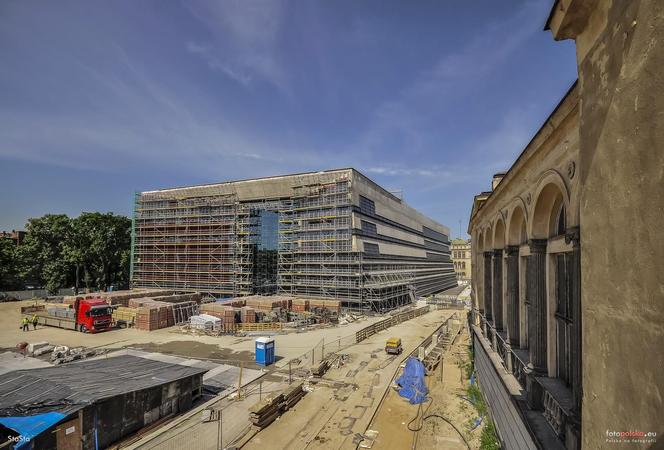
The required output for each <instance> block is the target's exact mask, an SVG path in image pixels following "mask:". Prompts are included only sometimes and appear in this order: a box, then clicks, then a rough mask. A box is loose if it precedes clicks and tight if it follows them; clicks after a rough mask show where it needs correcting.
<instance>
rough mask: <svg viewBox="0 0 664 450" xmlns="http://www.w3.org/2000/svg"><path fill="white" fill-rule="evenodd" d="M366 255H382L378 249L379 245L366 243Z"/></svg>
mask: <svg viewBox="0 0 664 450" xmlns="http://www.w3.org/2000/svg"><path fill="white" fill-rule="evenodd" d="M364 254H365V255H379V254H380V249H379V248H378V244H372V243H370V242H365V243H364Z"/></svg>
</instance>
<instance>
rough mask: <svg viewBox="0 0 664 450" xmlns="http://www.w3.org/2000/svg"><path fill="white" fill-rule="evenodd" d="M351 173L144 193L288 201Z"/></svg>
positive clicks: (342, 171) (319, 174)
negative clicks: (296, 190)
mask: <svg viewBox="0 0 664 450" xmlns="http://www.w3.org/2000/svg"><path fill="white" fill-rule="evenodd" d="M352 172H353V169H335V170H328V171H321V172H311V173H303V174H293V175H283V176H276V177H265V178H256V179H252V180H239V181H228V182H224V183H214V184H205V185H199V186H185V187H180V188H172V189H160V190H158V191H146V192H144V194H148V193H150V194H151V193H160V192H162V193H165V194H167V195H172V194H173V192H176V193H177V192H182V193H183V194H187V195H191V196H198V195H212V194H215V195H219V194H235V195H237V198H238V200H240V201H248V200H262V199H276V198H285V197H291V196H292V195H293V186H302V185H305V184H313V183H330V182H332V181H334V180H337V179H340V178H346V179H349V178H350V177H351V174H352Z"/></svg>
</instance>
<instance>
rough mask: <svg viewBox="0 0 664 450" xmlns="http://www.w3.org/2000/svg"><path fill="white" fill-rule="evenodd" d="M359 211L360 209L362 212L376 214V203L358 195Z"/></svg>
mask: <svg viewBox="0 0 664 450" xmlns="http://www.w3.org/2000/svg"><path fill="white" fill-rule="evenodd" d="M360 211H362V212H363V213H364V214H368V215H371V216H373V215H374V214H376V204H375V203H374V201H373V200H371V199H368V198H366V197H365V196H363V195H360Z"/></svg>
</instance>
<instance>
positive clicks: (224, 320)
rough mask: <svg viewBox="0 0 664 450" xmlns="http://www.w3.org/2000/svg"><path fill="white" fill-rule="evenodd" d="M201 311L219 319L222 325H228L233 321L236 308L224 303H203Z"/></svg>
mask: <svg viewBox="0 0 664 450" xmlns="http://www.w3.org/2000/svg"><path fill="white" fill-rule="evenodd" d="M201 312H202V313H205V314H208V315H210V316H214V317H217V318H219V319H221V324H222V325H230V324H234V323H235V318H236V317H235V316H236V312H237V309H236V308H233V307H232V306H228V305H225V304H223V305H222V304H219V303H204V304H202V305H201Z"/></svg>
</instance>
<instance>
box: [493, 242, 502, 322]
mask: <svg viewBox="0 0 664 450" xmlns="http://www.w3.org/2000/svg"><path fill="white" fill-rule="evenodd" d="M492 290H493V322H494V323H495V324H496V330H500V331H502V329H503V249H502V248H501V249H496V250H494V251H493V286H492Z"/></svg>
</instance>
